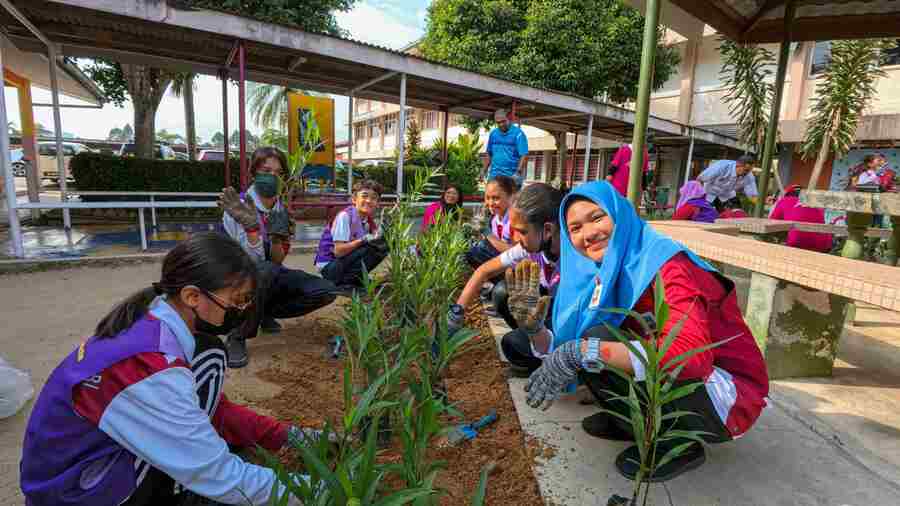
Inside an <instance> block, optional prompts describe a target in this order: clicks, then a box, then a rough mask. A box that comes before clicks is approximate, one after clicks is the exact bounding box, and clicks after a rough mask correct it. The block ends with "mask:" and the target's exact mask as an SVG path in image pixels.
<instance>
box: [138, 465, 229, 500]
mask: <svg viewBox="0 0 900 506" xmlns="http://www.w3.org/2000/svg"><path fill="white" fill-rule="evenodd" d="M176 488H178V490H177V491H176ZM163 504H165V505H167V506H224V503H220V502H216V501H213V500H212V499H207V498H206V497H203V496H201V495H197V494H195V493H193V492H191V491H189V490H187V489H183V488H181V487H176V486H175V480H173V479H172V478H170V477H169V476H168V475H166V474H165V473H163V472H162V471H160V470H159V469H156V468H155V467H151V468H150V469H149V470H148V471H147V475H146V476H145V477H144V480H143V481H142V482H141V484H140V485H138V487H137V489H135V491H134V493H132V494H131V497H129V498H128V500H127V501H125V502H124V503H122V506H157V505H163Z"/></svg>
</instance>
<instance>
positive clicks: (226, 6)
mask: <svg viewBox="0 0 900 506" xmlns="http://www.w3.org/2000/svg"><path fill="white" fill-rule="evenodd" d="M170 1H171V2H172V3H173V4H174V5H176V6H177V7H187V8H201V9H213V10H219V11H226V12H230V13H233V14H236V15H239V16H245V17H249V18H255V19H259V20H262V21H267V22H272V23H280V24H285V25H291V26H296V27H298V28H301V29H303V30H306V31H311V32H323V33H330V34H335V35H337V34H340V33H341V31H340V28H339V27H338V24H337V19H336V18H335V16H334V13H335V12H337V11H348V10H350V9H351V8H352V7H353V4H354V3H356V0H170ZM79 64H80V66H81V67H82V69H83V70H84V71H85V72H86V73H87V75H88V76H90V78H91V79H93V80H94V81H95V82H96V83H97V84H98V85H99V86H100V87H101V88H102V90H103V92H104V94H105V95H106V97H107V98H108V100H109V101H110V102H112V103H114V104H115V105H117V106H119V107H122V106H123V105H124V104H125V102H126V101H127V100H128V99H130V100H131V103H132V106H133V107H134V142H135V145H136V146H135V148H136V154H137V156H139V157H146V158H151V157H152V153H153V143H154V140H155V137H154V135H155V133H156V111H157V109H158V108H159V103H160V101H161V100H162V97H163V95H164V94H165V92H166V90H167V89H168V88H169V86H170V85H171V84H172V82H173V80H174V79H176V78H177V77H178V75H179V74H178V73H176V72H169V71H166V70H163V69H157V68H153V67H148V66H146V65H133V64H127V65H126V64H120V63H118V62H115V61H110V60H81V61H79Z"/></svg>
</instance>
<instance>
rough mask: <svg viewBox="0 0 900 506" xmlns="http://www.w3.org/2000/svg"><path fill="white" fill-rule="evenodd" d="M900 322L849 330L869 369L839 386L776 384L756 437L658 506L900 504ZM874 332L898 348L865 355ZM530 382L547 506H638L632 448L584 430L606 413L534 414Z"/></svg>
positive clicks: (570, 401) (521, 404) (839, 378)
mask: <svg viewBox="0 0 900 506" xmlns="http://www.w3.org/2000/svg"><path fill="white" fill-rule="evenodd" d="M897 316H898V315H895V314H893V313H885V312H883V311H880V310H872V311H871V312H870V313H869V314H868V315H867V316H865V315H863V314H862V313H860V314H859V315H858V317H857V321H859V320H861V319H863V318H865V317H868V318H869V323H871V324H872V325H870V326H868V327H865V326H861V327H856V326H854V327H850V328H848V329H847V331H846V332H845V336H844V340H843V346H844V348H845V349H848V350H851V351H852V353H849V355H851V356H853V357H854V360H856V361H857V362H863V363H864V364H865V365H863V364H860V363H855V364H852V365H851V364H850V363H848V362H845V361H839V363H838V365H837V367H836V371H835V377H834V378H827V379H826V378H816V379H811V380H791V381H777V382H773V383H772V385H771V395H770V397H771V402H770V404H769V407H768V408H767V409H766V410H765V411H764V412H763V414H762V416H761V417H760V419H759V421H758V422H757V424H756V425H755V426H754V428H753V429H752V430H751V431H750V432H749V433H748V434H747V435H745V436H744V437H743V438H741V439H738V440H737V441H734V442H732V443H727V444H722V445H715V446H710V447H708V449H707V461H706V464H705V465H704V466H703V467H701V468H700V469H698V470H696V471H693V472H690V473H688V474H685V475H684V476H682V477H680V478H677V479H675V480H673V481H671V482H668V483H665V484H660V485H654V486H653V487H652V489H651V490H652V496H651V497H652V504H654V505H657V506H663V505H668V506H674V505H679V506H713V505H723V506H726V505H727V506H744V505H747V506H749V505H759V506H769V505H784V506H787V505H804V506H805V505H817V506H832V505H833V506H861V505H870V504H872V505H875V504H877V505H888V504H900V381H896V380H893V379H890V376H887V375H885V374H884V365H885V364H890V363H892V362H891V361H892V360H894V359H900V326H896V327H891V326H888V324H889V322H892V321H894V320H895V318H896V317H897ZM898 321H900V320H898ZM878 322H881V323H880V324H879V325H876V323H878ZM491 327H492V331H493V332H494V336H495V338H496V339H497V340H498V344H499V339H500V337H501V336H502V335H503V333H505V332H506V331H508V329H507V327H506V326H505V324H504V323H503V321H502V320H499V319H496V318H492V319H491ZM873 328H876V329H878V332H877V333H876V334H877V335H878V336H879V338H880V339H881V340H882V341H883V344H884V345H885V346H887V347H888V348H886V349H880V350H877V351H879V352H880V353H878V352H876V353H872V352H871V351H861V350H860V348H865V347H866V346H867V345H868V344H869V343H870V341H871V340H872V339H873V337H872V336H871V335H866V334H867V333H868V334H873V332H872V331H871V329H873ZM886 335H887V337H886ZM891 336H893V337H891ZM894 339H896V341H895V340H894ZM891 345H892V346H891ZM854 353H855V354H854ZM869 364H871V365H872V367H871V370H869V369H867V367H868V366H869ZM525 381H526V380H524V379H510V380H509V388H510V391H511V392H512V396H513V400H514V402H515V404H516V409H517V411H518V413H519V420H520V422H521V424H522V428H523V430H524V432H525V433H526V434H527V436H528V437H529V438H533V440H532V441H531V442H530V444H533V445H536V446H537V447H538V450H539V452H538V453H539V454H540V455H542V457H539V458H538V460H537V462H536V465H535V468H534V470H535V476H536V477H537V479H538V483H539V485H540V487H541V493H542V494H543V496H544V498H545V500H546V502H547V504H552V505H566V506H582V505H583V506H604V505H605V504H606V501H607V499H608V498H609V496H610V495H612V494H614V493H616V494H619V495H622V496H630V493H631V488H632V483H631V482H630V481H628V480H626V479H625V478H623V477H622V476H621V475H620V474H619V473H618V471H617V470H616V468H615V464H614V461H615V458H616V456H617V455H618V453H619V452H621V451H622V450H624V449H625V448H626V446H627V445H626V444H625V443H617V442H610V441H604V440H600V439H597V438H593V437H591V436H588V435H587V434H586V433H585V432H584V431H583V430H582V428H581V420H582V419H583V418H584V417H585V416H587V415H590V414H592V413H595V412H596V408H595V407H593V406H589V405H588V406H586V405H582V404H580V403H579V402H578V397H577V396H567V397H564V398H562V399H560V400H559V401H557V402H556V403H555V404H554V405H553V406H552V407H551V408H550V409H549V410H548V411H546V412H542V411H539V410H535V409H532V408H531V407H529V406H528V405H527V404H526V403H525V392H524V386H525Z"/></svg>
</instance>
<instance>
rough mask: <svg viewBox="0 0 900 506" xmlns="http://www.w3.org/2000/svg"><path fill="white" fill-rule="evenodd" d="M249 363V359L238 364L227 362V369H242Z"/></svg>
mask: <svg viewBox="0 0 900 506" xmlns="http://www.w3.org/2000/svg"><path fill="white" fill-rule="evenodd" d="M249 363H250V359H249V358H248V359H246V360H242V361H240V362H228V368H229V369H240V368H242V367H247V364H249Z"/></svg>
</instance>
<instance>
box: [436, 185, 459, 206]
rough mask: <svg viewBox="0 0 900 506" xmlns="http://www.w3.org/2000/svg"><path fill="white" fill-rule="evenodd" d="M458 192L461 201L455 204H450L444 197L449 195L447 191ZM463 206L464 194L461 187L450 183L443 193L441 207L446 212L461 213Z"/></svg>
mask: <svg viewBox="0 0 900 506" xmlns="http://www.w3.org/2000/svg"><path fill="white" fill-rule="evenodd" d="M451 189H452V190H456V193H458V194H459V200H457V201H456V203H455V204H448V203H447V201H446V200H445V199H444V197H445V196H446V195H447V190H451ZM462 205H463V192H462V188H460V187H459V185H458V184H456V183H448V184H447V186H445V187H444V190H443V191H442V192H441V207H442V208H443V209H444V211H460V210H461V209H462Z"/></svg>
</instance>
